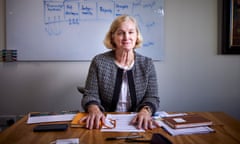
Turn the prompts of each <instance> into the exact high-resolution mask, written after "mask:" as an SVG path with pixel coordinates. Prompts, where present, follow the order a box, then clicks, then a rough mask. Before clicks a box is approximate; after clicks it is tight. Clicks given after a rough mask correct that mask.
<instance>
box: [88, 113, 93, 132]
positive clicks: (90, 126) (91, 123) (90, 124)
mask: <svg viewBox="0 0 240 144" xmlns="http://www.w3.org/2000/svg"><path fill="white" fill-rule="evenodd" d="M94 121H95V116H94V115H93V116H91V117H90V119H89V125H88V128H89V129H93V126H94Z"/></svg>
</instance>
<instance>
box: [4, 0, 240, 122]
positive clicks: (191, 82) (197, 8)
mask: <svg viewBox="0 0 240 144" xmlns="http://www.w3.org/2000/svg"><path fill="white" fill-rule="evenodd" d="M0 1H1V3H2V1H3V0H0ZM165 4H166V6H165V10H166V11H165V45H166V49H165V60H164V61H162V62H155V65H156V68H157V74H158V82H159V95H160V97H161V110H165V111H224V112H226V113H228V114H230V115H232V116H234V117H236V118H238V119H240V105H239V101H240V56H239V55H238V56H237V55H235V56H229V55H218V54H217V48H218V45H217V37H218V28H217V25H218V22H217V15H218V14H217V0H166V1H165ZM1 6H2V5H1ZM0 9H2V8H0ZM2 15H3V14H2V13H1V17H2ZM1 25H2V24H1ZM1 31H2V29H1ZM1 39H4V38H2V37H1ZM1 41H2V40H1ZM88 67H89V62H16V63H0V95H1V97H0V114H25V113H27V112H29V111H61V110H73V109H81V106H80V99H81V95H80V94H79V93H78V92H77V90H76V85H83V84H84V81H85V78H86V75H87V71H88Z"/></svg>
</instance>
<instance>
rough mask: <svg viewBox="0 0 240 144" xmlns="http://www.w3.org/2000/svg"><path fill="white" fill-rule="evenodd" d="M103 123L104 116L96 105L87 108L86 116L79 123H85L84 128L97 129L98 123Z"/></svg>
mask: <svg viewBox="0 0 240 144" xmlns="http://www.w3.org/2000/svg"><path fill="white" fill-rule="evenodd" d="M104 121H105V116H104V114H103V113H102V111H101V110H100V109H99V107H98V106H97V105H89V106H88V115H87V116H85V117H83V118H82V119H81V120H80V122H86V128H88V129H99V128H100V123H101V122H104Z"/></svg>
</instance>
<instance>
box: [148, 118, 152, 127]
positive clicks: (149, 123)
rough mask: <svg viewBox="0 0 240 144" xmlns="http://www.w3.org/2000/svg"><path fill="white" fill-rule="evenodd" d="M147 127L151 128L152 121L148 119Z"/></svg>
mask: <svg viewBox="0 0 240 144" xmlns="http://www.w3.org/2000/svg"><path fill="white" fill-rule="evenodd" d="M148 128H149V129H153V121H152V120H149V122H148Z"/></svg>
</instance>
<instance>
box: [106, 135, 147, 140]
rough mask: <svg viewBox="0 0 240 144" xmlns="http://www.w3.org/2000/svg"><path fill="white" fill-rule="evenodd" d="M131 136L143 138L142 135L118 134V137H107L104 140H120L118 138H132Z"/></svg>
mask: <svg viewBox="0 0 240 144" xmlns="http://www.w3.org/2000/svg"><path fill="white" fill-rule="evenodd" d="M132 138H143V136H139V135H136V136H119V137H108V138H106V140H120V139H132Z"/></svg>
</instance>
